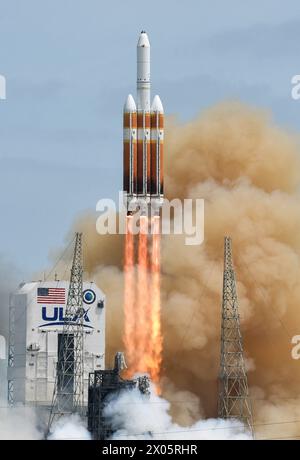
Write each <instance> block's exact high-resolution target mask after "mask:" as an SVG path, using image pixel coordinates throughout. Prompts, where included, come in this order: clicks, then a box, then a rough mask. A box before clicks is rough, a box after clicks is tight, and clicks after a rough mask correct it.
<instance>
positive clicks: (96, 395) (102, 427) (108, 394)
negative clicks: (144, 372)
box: [87, 352, 150, 440]
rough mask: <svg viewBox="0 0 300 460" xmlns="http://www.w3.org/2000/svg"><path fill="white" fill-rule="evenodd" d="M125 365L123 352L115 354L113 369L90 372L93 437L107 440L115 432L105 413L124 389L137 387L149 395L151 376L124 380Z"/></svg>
mask: <svg viewBox="0 0 300 460" xmlns="http://www.w3.org/2000/svg"><path fill="white" fill-rule="evenodd" d="M124 367H125V360H124V356H123V353H120V352H118V353H117V354H116V356H115V366H114V368H113V369H108V370H97V371H94V372H91V373H90V374H89V390H88V414H87V417H88V430H89V432H90V433H91V434H92V437H93V439H96V440H105V439H109V437H110V436H111V435H112V434H113V432H114V430H115V428H114V427H113V426H112V424H111V421H110V419H109V417H108V416H107V415H106V414H105V407H106V406H107V404H109V402H110V401H111V399H112V398H114V397H116V396H118V395H119V394H120V392H121V391H123V390H133V389H134V388H137V389H138V390H139V391H140V392H141V393H142V394H144V395H149V394H150V391H149V384H150V382H149V378H148V377H147V376H141V377H138V378H137V379H133V380H124V379H122V378H121V377H120V373H121V371H122V369H123V368H124Z"/></svg>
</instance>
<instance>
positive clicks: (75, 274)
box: [48, 233, 84, 433]
mask: <svg viewBox="0 0 300 460" xmlns="http://www.w3.org/2000/svg"><path fill="white" fill-rule="evenodd" d="M82 274H83V262H82V233H76V235H75V248H74V255H73V262H72V268H71V277H70V285H69V292H68V300H67V305H66V311H65V316H64V325H63V331H62V334H61V335H59V336H58V340H59V344H58V345H59V349H58V362H57V368H56V378H55V385H54V391H53V398H52V405H51V411H50V416H49V422H48V433H50V431H51V426H52V424H53V421H54V420H55V419H58V418H60V417H61V416H62V415H67V414H71V413H74V412H77V413H80V414H81V413H82V410H83V391H84V387H83V372H84V368H83V347H84V330H83V322H84V309H83V301H82V283H83V281H82Z"/></svg>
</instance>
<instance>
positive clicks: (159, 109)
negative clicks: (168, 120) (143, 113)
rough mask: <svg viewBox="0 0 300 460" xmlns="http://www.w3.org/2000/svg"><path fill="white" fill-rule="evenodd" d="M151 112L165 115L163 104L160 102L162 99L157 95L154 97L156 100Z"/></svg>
mask: <svg viewBox="0 0 300 460" xmlns="http://www.w3.org/2000/svg"><path fill="white" fill-rule="evenodd" d="M151 112H159V113H164V108H163V105H162V102H161V100H160V97H159V96H158V95H157V94H156V96H154V99H153V102H152V105H151Z"/></svg>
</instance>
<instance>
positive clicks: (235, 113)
mask: <svg viewBox="0 0 300 460" xmlns="http://www.w3.org/2000/svg"><path fill="white" fill-rule="evenodd" d="M299 158H300V146H299V141H298V139H297V138H296V137H294V136H292V135H291V134H288V133H285V132H284V131H282V130H281V129H280V128H278V127H276V126H274V124H273V123H272V121H271V120H270V119H269V117H268V115H267V114H265V113H264V112H261V111H259V110H254V109H252V108H249V107H246V106H243V105H241V104H238V103H226V104H222V105H219V106H217V107H214V108H212V109H211V110H208V111H207V112H205V113H204V114H203V115H202V116H201V117H199V118H197V119H195V120H193V121H191V122H189V123H186V124H180V123H178V122H177V121H176V119H171V120H169V122H168V125H167V129H166V155H165V174H166V184H165V190H166V192H167V196H168V198H178V197H179V198H189V197H193V198H204V199H205V242H204V244H202V245H201V246H185V245H184V238H183V237H181V236H166V237H164V238H163V241H162V271H163V275H162V315H163V334H164V363H163V366H164V369H163V373H164V376H165V378H164V392H163V395H164V396H165V397H166V398H168V399H169V400H170V401H171V413H172V414H173V416H174V418H175V422H176V423H178V424H180V425H186V424H192V423H195V422H196V421H197V420H198V419H199V417H206V418H209V417H215V416H216V405H217V404H216V403H217V374H218V366H219V352H220V304H221V289H222V268H223V267H222V263H223V237H224V235H230V236H231V237H232V239H233V256H234V263H235V267H236V274H237V280H238V295H239V300H240V313H241V321H242V331H243V335H244V343H245V350H246V355H247V365H248V369H249V382H250V387H251V396H252V398H253V408H254V420H255V424H256V427H255V429H256V433H257V435H258V437H276V436H277V437H278V436H280V437H284V436H285V437H289V436H297V435H298V436H299V434H300V423H299V422H297V423H290V422H292V421H297V420H300V399H299V398H298V396H297V395H298V389H299V381H300V363H299V362H298V361H296V360H293V359H292V358H291V348H292V345H291V343H290V342H291V338H292V336H294V335H296V334H300V309H299V305H300V285H299V280H300V212H299V210H300V198H299V184H300V176H299V172H300V167H299ZM76 229H79V230H82V231H83V232H84V234H85V242H86V248H85V264H86V268H87V270H88V272H89V276H92V277H93V278H94V279H95V280H96V281H97V282H98V283H99V285H100V286H101V288H102V289H103V290H104V292H105V293H106V295H107V299H108V303H107V317H108V328H107V344H108V347H109V349H108V355H107V364H109V363H111V362H112V357H113V353H114V352H115V351H117V350H119V349H122V341H121V338H122V327H123V325H122V318H123V316H122V315H123V312H122V305H123V299H122V296H123V275H122V268H121V267H122V257H123V246H122V244H123V237H122V236H120V237H118V236H105V237H103V236H99V235H97V234H96V230H95V216H84V217H83V218H81V219H79V220H78V222H77V223H76ZM171 382H172V383H171ZM174 385H176V387H174ZM178 392H179V393H178ZM178 394H183V396H182V398H179V397H178V396H177V395H178ZM195 398H196V400H195ZM198 398H199V400H198ZM192 401H194V404H193V403H192ZM282 422H286V423H283V424H280V423H282Z"/></svg>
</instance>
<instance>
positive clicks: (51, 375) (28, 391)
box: [7, 281, 105, 406]
mask: <svg viewBox="0 0 300 460" xmlns="http://www.w3.org/2000/svg"><path fill="white" fill-rule="evenodd" d="M68 287H69V282H68V281H45V282H42V281H39V282H31V283H26V284H23V285H21V286H20V288H19V289H18V290H17V292H15V293H14V294H12V295H11V298H10V331H9V350H8V373H7V378H8V400H9V402H10V403H11V404H17V403H25V404H28V405H37V406H43V405H45V406H50V405H51V401H52V396H53V389H54V383H55V375H56V365H57V360H58V348H59V345H60V342H61V338H62V330H63V324H64V312H65V307H66V303H67V296H68ZM83 305H84V309H85V315H84V403H87V387H88V377H89V373H90V372H93V371H94V370H100V369H104V359H105V296H104V294H103V292H102V291H101V290H100V289H99V288H98V287H97V286H96V285H95V284H94V283H92V282H90V283H88V282H85V283H83Z"/></svg>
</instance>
